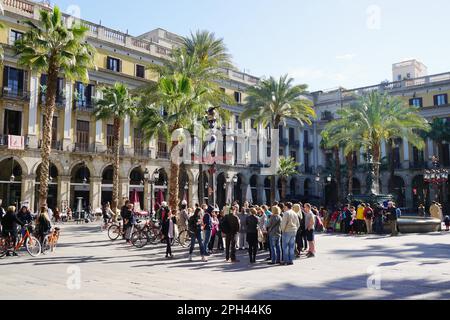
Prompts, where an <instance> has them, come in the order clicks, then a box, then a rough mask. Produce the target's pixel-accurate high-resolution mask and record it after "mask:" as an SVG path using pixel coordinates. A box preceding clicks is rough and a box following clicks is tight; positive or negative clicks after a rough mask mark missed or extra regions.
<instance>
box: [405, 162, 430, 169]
mask: <svg viewBox="0 0 450 320" xmlns="http://www.w3.org/2000/svg"><path fill="white" fill-rule="evenodd" d="M409 168H410V169H411V170H425V169H429V165H428V162H426V161H418V162H415V161H410V162H409Z"/></svg>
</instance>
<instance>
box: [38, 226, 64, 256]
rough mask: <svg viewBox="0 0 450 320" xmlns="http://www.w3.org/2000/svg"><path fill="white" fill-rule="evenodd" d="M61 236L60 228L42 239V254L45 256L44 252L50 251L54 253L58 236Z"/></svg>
mask: <svg viewBox="0 0 450 320" xmlns="http://www.w3.org/2000/svg"><path fill="white" fill-rule="evenodd" d="M60 234H61V229H60V228H55V230H53V232H51V233H50V234H49V235H47V236H46V237H45V238H44V241H43V243H42V254H45V253H46V251H48V250H50V251H51V252H55V248H56V245H57V244H58V240H59V236H60Z"/></svg>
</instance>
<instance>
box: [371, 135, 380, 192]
mask: <svg viewBox="0 0 450 320" xmlns="http://www.w3.org/2000/svg"><path fill="white" fill-rule="evenodd" d="M373 162H374V164H373V169H374V171H375V183H374V185H375V186H376V190H375V192H376V193H377V194H379V193H380V162H381V144H380V143H379V142H377V143H375V144H374V146H373Z"/></svg>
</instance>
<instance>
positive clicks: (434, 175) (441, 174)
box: [423, 156, 448, 202]
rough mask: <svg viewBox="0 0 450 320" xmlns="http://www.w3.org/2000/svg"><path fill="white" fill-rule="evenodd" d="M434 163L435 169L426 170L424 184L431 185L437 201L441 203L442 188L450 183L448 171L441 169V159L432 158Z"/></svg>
mask: <svg viewBox="0 0 450 320" xmlns="http://www.w3.org/2000/svg"><path fill="white" fill-rule="evenodd" d="M431 161H432V163H433V169H431V170H425V173H424V179H423V180H424V182H425V183H429V184H431V185H432V186H433V188H434V189H435V200H436V201H437V202H440V199H441V188H443V187H444V186H445V184H446V183H447V181H448V170H447V169H443V168H441V164H440V162H439V158H438V157H436V156H432V157H431Z"/></svg>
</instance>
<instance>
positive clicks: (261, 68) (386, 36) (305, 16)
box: [52, 0, 450, 90]
mask: <svg viewBox="0 0 450 320" xmlns="http://www.w3.org/2000/svg"><path fill="white" fill-rule="evenodd" d="M52 3H53V4H57V5H59V6H60V7H61V9H63V10H64V11H66V10H67V9H68V8H69V6H70V5H78V6H79V7H80V10H81V17H82V18H83V19H86V20H89V21H92V22H99V21H100V20H101V21H102V24H103V25H106V26H109V27H112V28H115V29H119V30H121V31H126V30H128V31H129V33H130V34H132V35H140V34H142V33H144V32H146V31H149V30H152V29H155V28H157V27H161V28H164V29H167V30H169V31H172V32H175V33H178V34H180V35H187V34H189V32H190V31H195V30H197V29H207V30H209V31H212V32H215V33H216V34H217V35H218V36H219V37H223V38H224V40H225V43H226V44H227V46H228V48H229V50H230V52H231V54H232V55H233V59H234V62H235V64H236V65H237V66H238V68H239V69H241V70H244V69H245V71H248V72H250V73H251V74H254V75H256V76H269V75H274V76H279V75H281V74H284V73H289V74H291V75H292V76H293V77H295V79H296V82H298V83H306V84H308V85H309V86H310V90H324V89H329V88H334V87H338V86H344V87H347V88H351V87H358V86H365V85H371V84H376V83H379V82H381V81H383V80H386V79H388V80H391V78H392V74H391V73H392V72H391V68H392V64H393V63H395V62H399V61H402V60H405V59H408V58H417V59H419V60H420V61H422V62H423V63H425V65H427V66H428V68H429V72H430V73H431V74H432V73H441V72H447V71H450V42H449V37H448V31H449V30H450V19H449V16H448V15H449V13H450V2H449V1H448V0H430V1H423V0H395V1H388V0H378V1H377V0H370V1H367V0H358V1H354V0H318V1H309V0H129V1H123V0H122V1H118V0H108V1H107V0H56V1H55V0H54V1H52Z"/></svg>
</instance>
